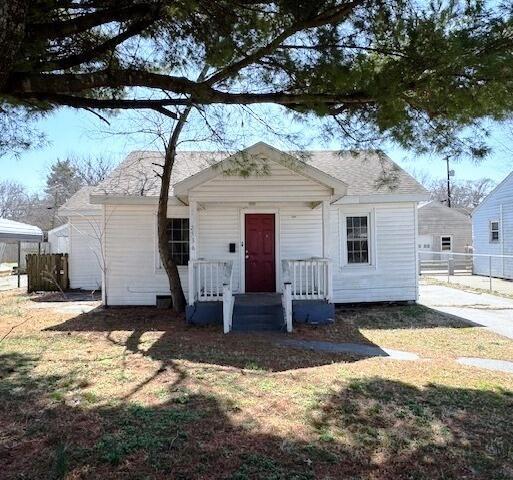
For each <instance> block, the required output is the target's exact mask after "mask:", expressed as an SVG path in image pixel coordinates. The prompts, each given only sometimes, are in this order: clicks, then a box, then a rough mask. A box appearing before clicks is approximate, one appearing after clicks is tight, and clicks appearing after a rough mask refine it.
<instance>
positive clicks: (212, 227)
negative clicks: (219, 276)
mask: <svg viewBox="0 0 513 480" xmlns="http://www.w3.org/2000/svg"><path fill="white" fill-rule="evenodd" d="M240 242H241V236H240V220H239V208H237V207H229V206H216V205H211V206H210V205H209V206H206V207H205V208H204V209H203V210H200V211H199V212H198V258H205V259H206V260H231V261H233V267H234V268H233V290H234V291H235V292H238V291H240V281H239V279H240V262H239V254H240V248H241V246H240ZM230 243H235V253H230V252H229V244H230ZM221 282H222V280H221Z"/></svg>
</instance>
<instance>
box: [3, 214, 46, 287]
mask: <svg viewBox="0 0 513 480" xmlns="http://www.w3.org/2000/svg"><path fill="white" fill-rule="evenodd" d="M42 241H43V231H42V230H41V229H40V228H39V227H36V226H34V225H29V224H27V223H21V222H15V221H14V220H7V219H6V218H0V243H17V244H18V288H19V287H20V286H21V280H20V268H19V267H20V262H21V242H27V243H37V244H39V247H41V242H42Z"/></svg>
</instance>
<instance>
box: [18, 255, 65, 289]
mask: <svg viewBox="0 0 513 480" xmlns="http://www.w3.org/2000/svg"><path fill="white" fill-rule="evenodd" d="M27 278H28V286H27V291H28V292H29V293H31V292H41V291H43V292H55V291H61V290H67V289H68V287H69V277H68V254H67V253H45V254H41V255H38V254H37V253H31V254H29V255H27Z"/></svg>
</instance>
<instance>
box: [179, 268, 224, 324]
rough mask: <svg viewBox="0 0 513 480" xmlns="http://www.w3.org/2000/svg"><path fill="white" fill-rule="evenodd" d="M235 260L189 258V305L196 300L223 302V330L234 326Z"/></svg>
mask: <svg viewBox="0 0 513 480" xmlns="http://www.w3.org/2000/svg"><path fill="white" fill-rule="evenodd" d="M232 277H233V262H231V261H222V260H189V278H188V281H189V283H188V284H189V292H188V293H189V295H188V296H189V305H194V303H195V302H221V301H222V302H223V330H224V332H225V333H228V332H229V331H230V330H231V328H232V316H233V305H234V297H233V292H232Z"/></svg>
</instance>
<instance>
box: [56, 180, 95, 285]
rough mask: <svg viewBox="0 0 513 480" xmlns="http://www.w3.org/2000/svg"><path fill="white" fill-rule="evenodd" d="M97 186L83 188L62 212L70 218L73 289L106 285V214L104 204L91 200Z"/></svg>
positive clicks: (68, 223) (70, 266)
mask: <svg viewBox="0 0 513 480" xmlns="http://www.w3.org/2000/svg"><path fill="white" fill-rule="evenodd" d="M93 188H94V187H82V188H81V189H80V190H79V191H78V192H77V193H75V195H73V196H72V197H71V198H70V199H69V200H68V201H67V202H66V203H65V204H64V205H63V206H62V207H61V208H59V211H58V213H59V216H61V217H64V218H67V219H68V222H67V223H66V225H67V227H68V228H67V229H68V242H67V243H68V252H67V253H68V254H69V257H68V262H69V282H70V288H78V289H84V290H99V289H100V288H101V286H102V271H103V265H104V261H103V257H102V249H101V243H102V235H103V215H102V207H101V206H100V205H94V204H91V203H89V195H90V193H91V192H92V190H93ZM63 231H65V229H63Z"/></svg>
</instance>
